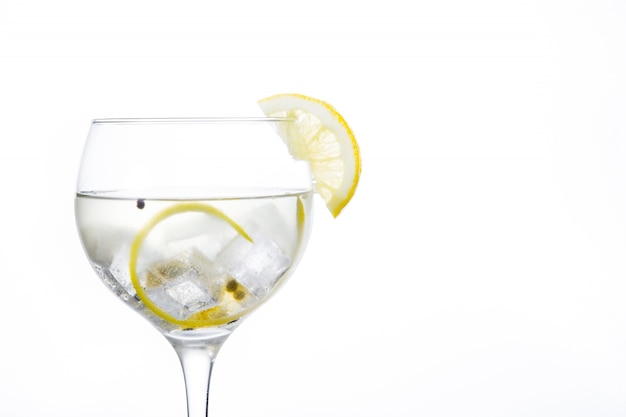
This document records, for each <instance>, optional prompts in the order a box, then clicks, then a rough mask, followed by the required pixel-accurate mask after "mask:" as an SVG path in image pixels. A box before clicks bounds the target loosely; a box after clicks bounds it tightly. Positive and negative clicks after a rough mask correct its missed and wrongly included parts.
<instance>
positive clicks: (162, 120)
mask: <svg viewBox="0 0 626 417" xmlns="http://www.w3.org/2000/svg"><path fill="white" fill-rule="evenodd" d="M293 121H294V119H293V118H290V117H263V116H233V117H230V116H226V117H224V116H216V117H118V118H98V119H93V120H92V121H91V123H92V124H93V125H105V124H121V125H132V124H204V123H206V124H212V123H216V124H217V123H291V122H293Z"/></svg>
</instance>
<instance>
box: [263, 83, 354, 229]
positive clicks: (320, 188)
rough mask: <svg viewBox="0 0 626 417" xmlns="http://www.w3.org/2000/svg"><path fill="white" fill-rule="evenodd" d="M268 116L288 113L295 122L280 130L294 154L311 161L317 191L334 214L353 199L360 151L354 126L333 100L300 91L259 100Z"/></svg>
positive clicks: (280, 115) (286, 114) (288, 116)
mask: <svg viewBox="0 0 626 417" xmlns="http://www.w3.org/2000/svg"><path fill="white" fill-rule="evenodd" d="M259 106H260V107H261V110H263V112H264V113H265V114H266V115H267V116H269V117H287V118H291V119H293V120H294V123H293V126H288V127H287V128H286V129H285V130H283V131H279V134H280V136H281V138H282V139H283V141H284V142H285V143H286V144H287V147H288V148H289V152H290V153H291V155H292V156H293V157H294V158H296V159H299V160H304V161H308V162H309V164H310V166H311V171H312V174H313V178H314V180H315V191H316V192H317V193H318V194H319V195H320V196H321V197H322V199H323V200H324V201H325V202H326V206H327V207H328V209H329V210H330V212H331V213H332V215H333V216H334V217H337V216H338V215H339V213H340V212H341V211H342V210H343V208H344V207H345V206H346V205H347V204H348V203H349V202H350V199H351V198H352V196H353V195H354V192H355V191H356V187H357V184H358V182H359V177H360V175H361V155H360V152H359V146H358V144H357V142H356V139H355V137H354V134H353V133H352V129H350V127H349V126H348V124H347V123H346V121H345V120H344V118H343V117H342V116H341V115H340V114H339V113H338V112H337V110H335V109H334V107H332V106H331V105H330V104H328V103H326V102H324V101H322V100H318V99H315V98H311V97H307V96H304V95H301V94H277V95H274V96H270V97H267V98H264V99H262V100H259Z"/></svg>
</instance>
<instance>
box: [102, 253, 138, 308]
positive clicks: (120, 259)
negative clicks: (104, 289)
mask: <svg viewBox="0 0 626 417" xmlns="http://www.w3.org/2000/svg"><path fill="white" fill-rule="evenodd" d="M129 257H130V248H129V246H128V245H122V247H121V249H120V250H119V251H117V253H116V254H115V255H113V259H112V260H111V264H110V265H109V268H108V270H109V273H110V274H111V276H112V277H113V278H115V280H116V281H117V283H118V284H119V285H120V286H121V287H122V288H124V290H125V291H126V292H127V293H128V294H129V295H130V296H133V295H135V293H136V291H135V288H134V287H133V283H132V282H131V280H130V269H129V262H130V261H129Z"/></svg>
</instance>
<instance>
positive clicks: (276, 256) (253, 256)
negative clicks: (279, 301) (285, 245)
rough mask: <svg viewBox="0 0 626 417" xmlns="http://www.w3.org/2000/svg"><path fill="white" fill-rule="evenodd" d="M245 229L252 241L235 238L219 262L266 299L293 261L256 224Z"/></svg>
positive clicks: (239, 280) (253, 291)
mask: <svg viewBox="0 0 626 417" xmlns="http://www.w3.org/2000/svg"><path fill="white" fill-rule="evenodd" d="M245 230H246V232H247V233H248V235H250V237H251V238H252V242H250V241H249V240H247V239H245V238H244V237H243V236H237V237H235V238H234V239H233V240H232V241H231V242H230V243H229V244H228V246H226V247H225V248H224V250H222V252H220V254H219V255H218V257H217V262H218V263H219V264H220V265H221V266H223V267H224V269H225V270H226V271H227V272H228V274H229V275H230V276H232V277H233V278H235V279H236V280H237V281H238V282H239V283H241V284H242V285H244V286H245V287H246V288H247V289H248V290H249V291H251V292H252V293H253V294H254V295H255V296H257V297H263V296H265V295H266V294H267V293H268V292H269V291H270V290H271V288H272V287H273V286H274V284H275V283H276V281H277V280H278V279H279V278H280V277H281V276H282V274H283V273H284V272H285V271H286V270H287V268H289V266H290V265H291V259H290V258H289V257H288V256H287V255H285V254H284V253H283V252H282V251H281V249H280V248H279V247H278V245H277V244H276V243H275V242H274V241H273V240H272V239H270V238H269V237H268V236H267V234H265V233H263V231H262V229H261V227H260V226H259V225H258V224H257V223H256V222H251V223H249V224H247V225H246V227H245Z"/></svg>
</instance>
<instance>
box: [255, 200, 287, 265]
mask: <svg viewBox="0 0 626 417" xmlns="http://www.w3.org/2000/svg"><path fill="white" fill-rule="evenodd" d="M254 218H255V221H256V224H257V225H258V227H259V229H260V231H262V233H263V234H264V235H266V236H267V237H268V238H270V239H271V240H273V241H274V243H276V245H278V247H279V248H280V249H281V250H282V251H283V252H284V253H292V252H293V250H294V248H295V246H296V235H295V234H293V233H288V232H287V231H288V230H291V229H290V228H289V227H288V226H287V222H286V221H285V218H284V217H283V215H282V214H281V212H280V211H278V208H276V205H275V204H274V203H267V204H265V205H263V206H261V207H258V208H257V209H255V210H254Z"/></svg>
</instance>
